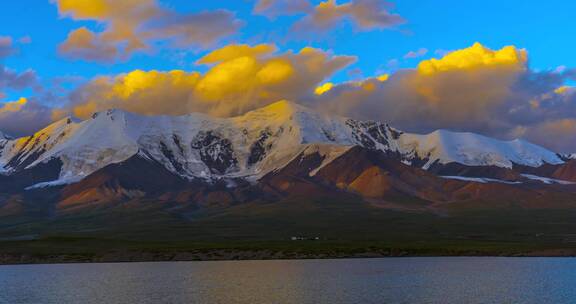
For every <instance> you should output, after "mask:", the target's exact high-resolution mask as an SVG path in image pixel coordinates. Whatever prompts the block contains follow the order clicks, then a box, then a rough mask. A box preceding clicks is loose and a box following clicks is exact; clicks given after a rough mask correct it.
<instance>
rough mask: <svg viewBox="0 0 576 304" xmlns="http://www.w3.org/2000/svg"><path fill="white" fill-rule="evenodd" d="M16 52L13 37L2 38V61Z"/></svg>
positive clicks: (0, 47) (0, 39)
mask: <svg viewBox="0 0 576 304" xmlns="http://www.w3.org/2000/svg"><path fill="white" fill-rule="evenodd" d="M15 52H16V48H15V47H14V44H13V42H12V37H6V36H0V59H2V58H6V57H8V56H10V55H12V54H14V53H15Z"/></svg>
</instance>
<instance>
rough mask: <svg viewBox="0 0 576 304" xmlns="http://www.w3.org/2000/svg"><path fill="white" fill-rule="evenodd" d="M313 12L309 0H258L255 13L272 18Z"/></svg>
mask: <svg viewBox="0 0 576 304" xmlns="http://www.w3.org/2000/svg"><path fill="white" fill-rule="evenodd" d="M313 10H314V6H313V5H312V4H311V3H310V2H309V1H308V0H258V1H256V5H255V6H254V13H256V14H259V15H265V16H267V17H270V18H275V17H277V16H280V15H294V14H299V13H308V12H313Z"/></svg>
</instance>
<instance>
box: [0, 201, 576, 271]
mask: <svg viewBox="0 0 576 304" xmlns="http://www.w3.org/2000/svg"><path fill="white" fill-rule="evenodd" d="M141 204H142V205H141V206H139V207H138V208H136V207H135V206H132V205H124V206H114V207H107V208H105V207H102V206H101V207H98V208H94V209H92V210H89V211H83V212H80V213H74V214H73V215H60V216H58V217H56V218H55V219H53V220H37V219H36V220H32V219H30V218H28V219H20V221H19V222H18V221H16V219H9V218H5V219H3V220H2V221H1V222H2V223H3V226H2V227H1V228H0V261H2V262H5V263H14V262H68V261H132V260H153V261H154V260H197V259H206V260H212V259H253V258H255V259H266V258H330V257H376V256H406V255H576V221H574V219H575V218H576V212H574V211H567V210H522V209H518V210H513V209H503V210H490V211H458V212H452V213H450V214H449V215H448V214H444V213H443V214H435V213H431V212H429V213H415V212H401V211H391V210H389V209H382V208H377V207H374V206H370V205H367V204H365V203H357V202H351V201H333V200H332V201H329V200H324V199H318V200H314V201H310V200H307V201H306V200H292V201H285V202H281V203H269V204H268V203H254V204H246V205H238V206H235V207H231V208H225V209H222V210H214V209H212V210H211V211H195V212H191V213H189V214H187V216H182V213H181V212H170V211H166V210H171V208H166V206H163V208H160V207H159V206H156V205H155V204H152V203H150V204H147V203H141ZM294 236H297V237H305V238H309V239H314V238H319V240H303V241H292V240H291V238H292V237H294Z"/></svg>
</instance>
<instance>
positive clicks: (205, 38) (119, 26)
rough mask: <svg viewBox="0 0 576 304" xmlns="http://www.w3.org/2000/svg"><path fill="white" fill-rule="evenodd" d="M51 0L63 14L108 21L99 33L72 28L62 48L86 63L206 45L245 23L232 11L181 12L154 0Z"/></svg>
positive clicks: (229, 33)
mask: <svg viewBox="0 0 576 304" xmlns="http://www.w3.org/2000/svg"><path fill="white" fill-rule="evenodd" d="M51 1H52V2H53V3H56V4H57V6H58V11H59V13H60V15H61V16H63V17H69V18H72V19H74V20H93V21H97V22H99V23H101V24H103V25H104V30H103V31H100V32H94V31H92V30H90V29H88V28H86V27H81V28H78V29H76V30H73V31H72V32H70V33H69V35H68V38H67V40H66V41H65V42H63V43H62V44H61V45H60V47H59V51H60V53H61V54H63V55H65V56H67V57H70V58H73V59H83V60H88V61H97V62H114V61H118V60H126V59H128V58H129V57H130V56H131V55H132V54H133V53H135V52H142V51H150V50H152V49H153V48H154V46H155V45H157V44H158V43H159V42H162V43H163V44H166V43H167V44H168V45H169V46H170V47H174V48H189V47H199V48H206V47H209V46H212V45H214V44H215V43H216V42H218V41H219V40H221V39H222V38H224V37H226V36H229V35H231V34H234V33H235V32H236V31H237V30H238V29H239V27H240V26H241V22H240V21H238V20H236V19H235V17H234V14H233V13H231V12H229V11H225V10H216V11H204V12H198V13H186V14H182V13H178V12H176V11H174V10H171V9H167V8H164V7H162V6H161V5H160V4H159V3H158V2H157V1H156V0H93V1H76V0H51Z"/></svg>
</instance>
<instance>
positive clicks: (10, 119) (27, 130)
mask: <svg viewBox="0 0 576 304" xmlns="http://www.w3.org/2000/svg"><path fill="white" fill-rule="evenodd" d="M51 115H52V109H50V108H48V107H45V106H43V105H41V104H39V103H37V102H35V101H30V100H28V99H26V98H20V99H19V100H17V101H12V102H6V103H0V131H2V132H3V133H5V134H8V135H11V136H23V135H28V134H31V133H33V132H35V131H37V130H39V129H41V128H43V127H45V126H46V125H48V124H49V123H50V122H51V120H52V117H51Z"/></svg>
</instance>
